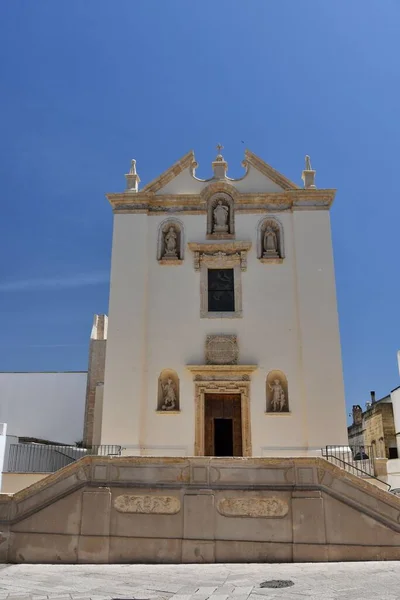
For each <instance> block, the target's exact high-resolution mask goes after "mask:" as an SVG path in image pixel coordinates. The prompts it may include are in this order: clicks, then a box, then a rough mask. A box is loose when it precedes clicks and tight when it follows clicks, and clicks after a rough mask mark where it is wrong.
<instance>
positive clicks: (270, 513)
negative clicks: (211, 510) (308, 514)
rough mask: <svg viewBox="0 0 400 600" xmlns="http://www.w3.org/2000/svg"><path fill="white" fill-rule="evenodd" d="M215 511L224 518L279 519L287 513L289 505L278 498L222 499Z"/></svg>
mask: <svg viewBox="0 0 400 600" xmlns="http://www.w3.org/2000/svg"><path fill="white" fill-rule="evenodd" d="M217 510H218V512H219V513H220V514H221V515H223V516H224V517H258V518H260V517H261V518H280V517H285V516H286V515H287V514H288V512H289V505H288V503H287V502H285V501H284V500H281V499H280V498H275V497H273V498H257V497H254V498H222V499H221V500H219V501H218V502H217Z"/></svg>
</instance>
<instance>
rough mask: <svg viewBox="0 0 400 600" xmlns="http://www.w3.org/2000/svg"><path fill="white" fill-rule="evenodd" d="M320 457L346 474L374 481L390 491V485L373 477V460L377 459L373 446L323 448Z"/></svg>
mask: <svg viewBox="0 0 400 600" xmlns="http://www.w3.org/2000/svg"><path fill="white" fill-rule="evenodd" d="M322 456H323V457H324V458H326V460H328V461H329V462H331V463H332V464H335V465H337V466H338V467H341V468H342V469H344V470H345V471H347V472H348V473H351V474H352V475H357V476H358V477H362V478H364V479H365V478H368V479H375V480H376V481H379V482H380V483H382V484H383V485H385V486H387V488H388V491H389V490H390V485H389V484H388V483H386V481H383V480H382V479H379V477H376V475H375V465H374V459H375V458H379V457H377V456H376V454H375V448H374V446H361V445H360V446H325V448H322Z"/></svg>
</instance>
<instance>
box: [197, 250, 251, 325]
mask: <svg viewBox="0 0 400 600" xmlns="http://www.w3.org/2000/svg"><path fill="white" fill-rule="evenodd" d="M188 247H189V249H190V250H191V251H192V252H193V263H194V269H195V271H200V317H201V318H208V319H220V318H226V319H235V318H240V317H241V316H242V275H241V271H246V269H247V252H248V250H249V249H250V248H251V242H234V241H227V242H215V243H205V244H204V243H197V242H189V243H188ZM209 268H214V269H228V268H233V272H234V295H235V310H234V311H231V312H213V311H209V310H208V269H209Z"/></svg>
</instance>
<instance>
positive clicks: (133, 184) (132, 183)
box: [125, 158, 140, 192]
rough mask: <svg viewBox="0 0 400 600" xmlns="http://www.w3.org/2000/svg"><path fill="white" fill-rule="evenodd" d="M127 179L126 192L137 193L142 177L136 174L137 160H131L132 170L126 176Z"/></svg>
mask: <svg viewBox="0 0 400 600" xmlns="http://www.w3.org/2000/svg"><path fill="white" fill-rule="evenodd" d="M125 178H126V191H127V192H137V191H138V189H139V182H140V177H139V175H138V174H137V172H136V160H135V159H134V158H133V159H132V160H131V168H130V169H129V173H127V174H126V175H125Z"/></svg>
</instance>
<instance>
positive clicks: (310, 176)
mask: <svg viewBox="0 0 400 600" xmlns="http://www.w3.org/2000/svg"><path fill="white" fill-rule="evenodd" d="M305 167H306V168H305V169H304V171H303V173H302V175H301V178H302V180H303V181H304V187H305V188H311V189H315V187H316V185H315V182H314V180H315V171H314V169H313V168H312V166H311V159H310V157H309V156H308V154H307V155H306V165H305Z"/></svg>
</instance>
